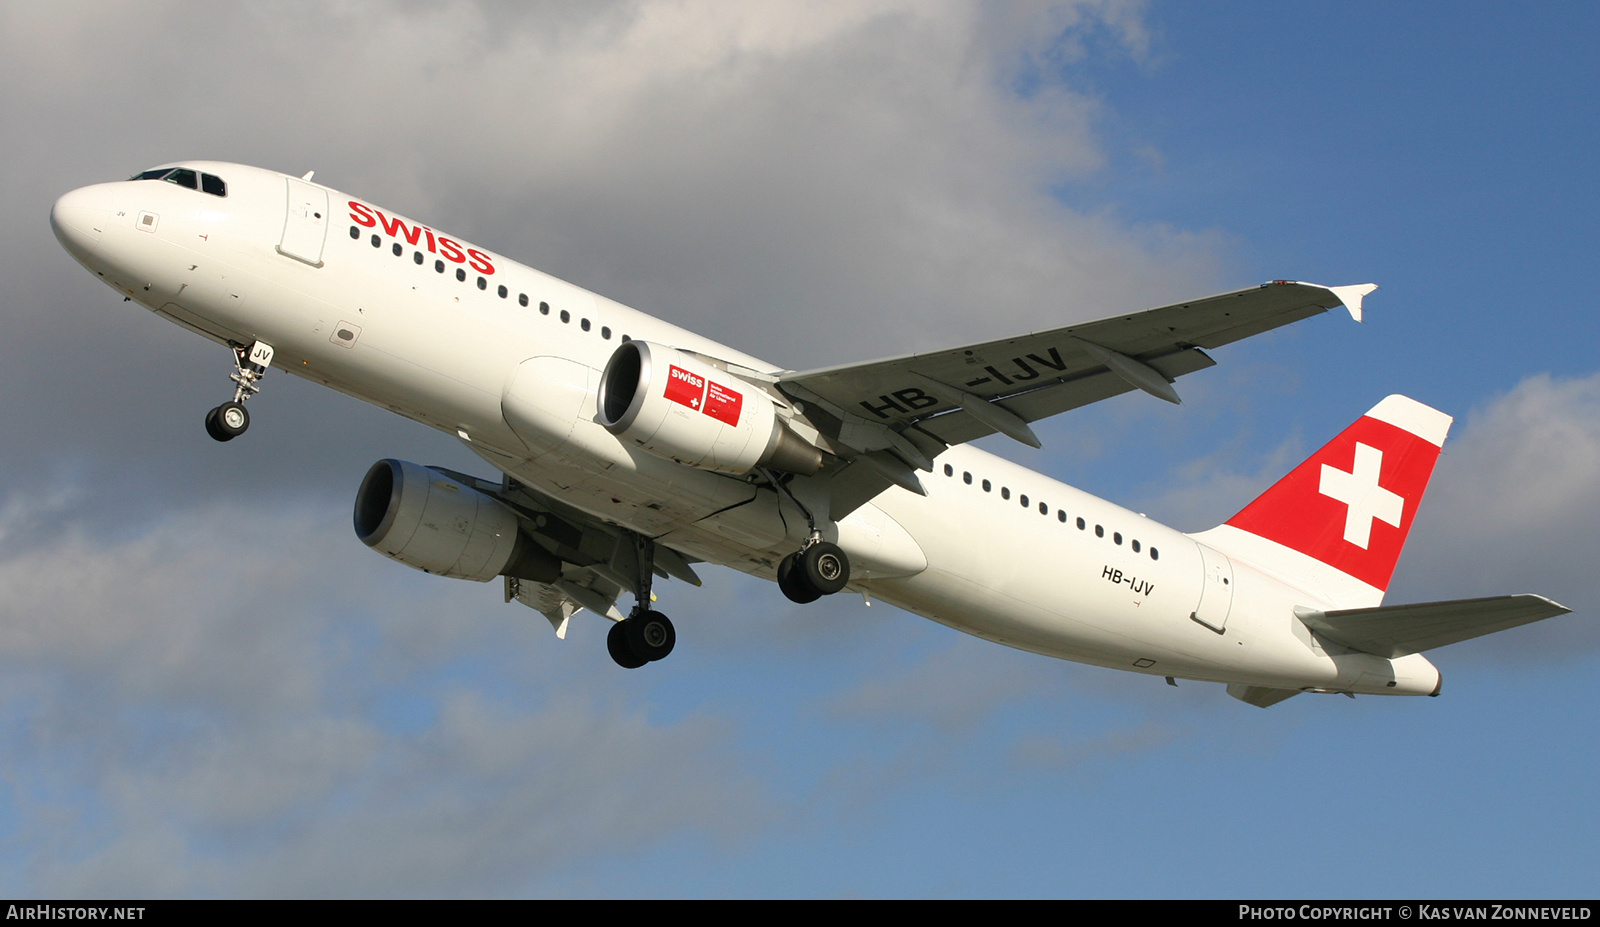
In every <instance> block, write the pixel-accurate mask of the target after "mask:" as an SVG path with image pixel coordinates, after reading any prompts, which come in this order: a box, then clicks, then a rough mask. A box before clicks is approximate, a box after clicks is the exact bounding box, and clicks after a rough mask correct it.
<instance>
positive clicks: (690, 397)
mask: <svg viewBox="0 0 1600 927" xmlns="http://www.w3.org/2000/svg"><path fill="white" fill-rule="evenodd" d="M599 421H600V424H601V425H604V426H605V428H606V430H607V431H609V432H611V433H612V434H614V435H616V436H617V437H619V438H622V439H623V440H625V441H630V442H632V443H634V444H637V445H638V446H640V447H642V448H644V449H645V450H647V451H649V452H650V453H652V454H655V455H657V456H659V457H665V458H667V459H669V460H675V461H677V462H678V463H681V464H687V465H688V466H691V467H699V468H701V469H704V470H715V471H718V472H720V473H733V474H739V475H743V474H746V473H749V472H750V471H751V470H754V469H755V468H756V467H771V468H772V469H774V470H784V471H787V472H790V473H799V474H803V475H810V474H812V473H815V472H817V471H818V470H820V469H822V451H821V450H819V449H817V448H816V447H814V446H812V445H811V444H810V443H808V442H806V441H805V440H804V439H802V438H801V437H800V436H799V435H797V434H795V433H794V432H793V431H791V430H790V429H789V427H788V426H787V425H786V424H784V421H783V419H782V418H780V417H779V416H778V413H777V407H776V406H775V405H774V404H773V402H772V398H771V397H769V396H768V395H767V394H766V393H764V392H762V391H761V390H760V389H757V388H756V387H754V386H752V385H750V384H749V383H746V382H745V381H743V380H741V379H739V378H738V377H735V376H732V375H730V374H728V373H726V372H725V371H722V370H719V369H717V368H715V367H713V366H712V365H710V364H708V363H706V362H705V361H702V360H700V359H699V358H697V357H695V356H693V355H691V354H687V353H685V352H683V351H679V350H677V349H676V348H670V347H667V346H665V345H660V344H651V343H649V342H646V341H628V342H624V343H623V344H622V345H620V346H618V348H617V350H616V351H615V352H614V353H613V354H612V355H611V360H610V361H608V362H607V363H606V369H605V372H604V373H603V374H601V376H600V398H599Z"/></svg>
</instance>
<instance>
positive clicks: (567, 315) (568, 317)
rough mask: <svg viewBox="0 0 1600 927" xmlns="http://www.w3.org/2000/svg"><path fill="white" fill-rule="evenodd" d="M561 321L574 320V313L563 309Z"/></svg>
mask: <svg viewBox="0 0 1600 927" xmlns="http://www.w3.org/2000/svg"><path fill="white" fill-rule="evenodd" d="M561 321H562V322H570V321H572V313H570V312H568V311H567V310H565V309H563V310H561Z"/></svg>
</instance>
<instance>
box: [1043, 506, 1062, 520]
mask: <svg viewBox="0 0 1600 927" xmlns="http://www.w3.org/2000/svg"><path fill="white" fill-rule="evenodd" d="M1039 514H1040V515H1049V514H1050V506H1048V505H1045V504H1044V503H1043V502H1041V503H1039ZM1061 520H1062V521H1066V520H1067V516H1066V515H1062V516H1061Z"/></svg>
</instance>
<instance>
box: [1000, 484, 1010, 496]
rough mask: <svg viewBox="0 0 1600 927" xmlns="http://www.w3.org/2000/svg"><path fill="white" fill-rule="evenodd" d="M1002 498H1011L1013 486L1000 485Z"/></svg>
mask: <svg viewBox="0 0 1600 927" xmlns="http://www.w3.org/2000/svg"><path fill="white" fill-rule="evenodd" d="M1000 498H1002V499H1009V498H1011V487H1010V486H1002V487H1000Z"/></svg>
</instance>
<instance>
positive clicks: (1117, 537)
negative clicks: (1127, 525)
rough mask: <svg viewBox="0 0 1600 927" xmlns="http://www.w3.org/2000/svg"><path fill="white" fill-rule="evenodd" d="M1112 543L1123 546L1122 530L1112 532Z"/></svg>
mask: <svg viewBox="0 0 1600 927" xmlns="http://www.w3.org/2000/svg"><path fill="white" fill-rule="evenodd" d="M1111 543H1113V544H1115V545H1117V546H1118V547H1121V546H1122V532H1121V531H1113V532H1111Z"/></svg>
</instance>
